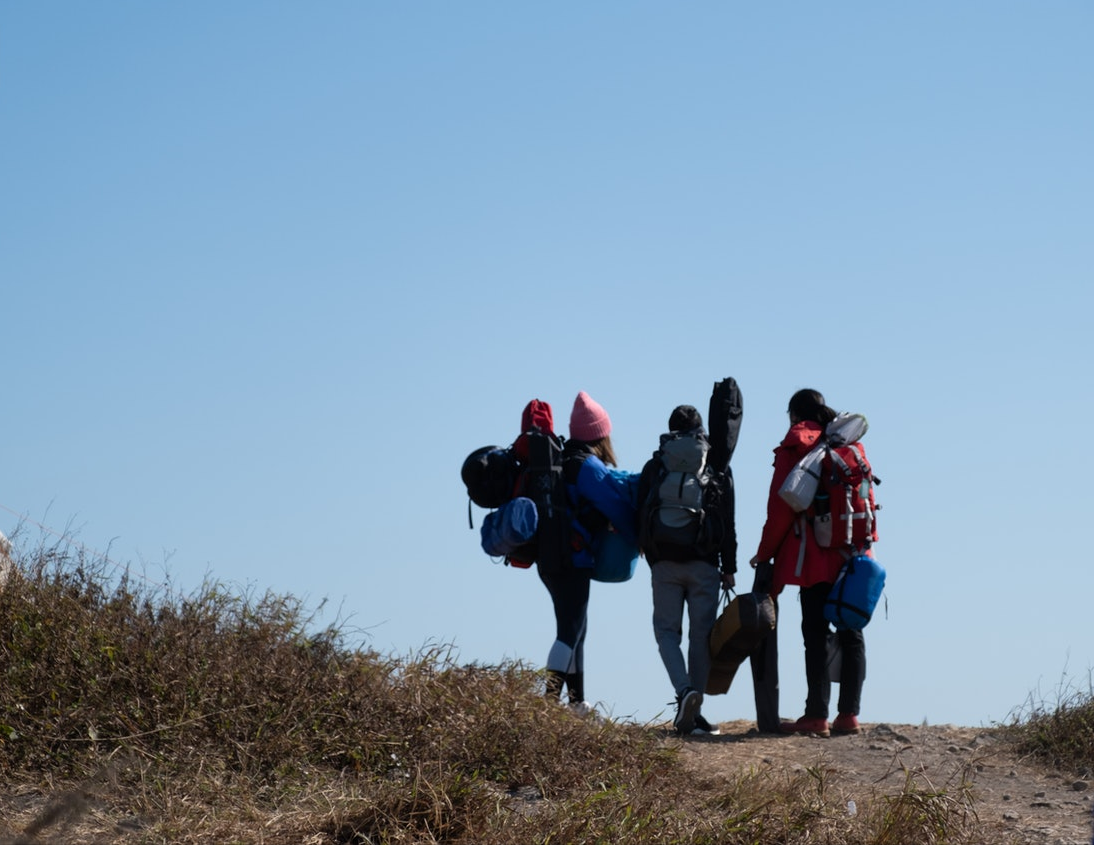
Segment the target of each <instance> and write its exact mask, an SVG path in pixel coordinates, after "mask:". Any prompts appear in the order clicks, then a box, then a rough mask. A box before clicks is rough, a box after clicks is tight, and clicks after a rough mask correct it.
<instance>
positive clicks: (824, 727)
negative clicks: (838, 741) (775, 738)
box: [782, 716, 832, 736]
mask: <svg viewBox="0 0 1094 845" xmlns="http://www.w3.org/2000/svg"><path fill="white" fill-rule="evenodd" d="M782 732H783V733H784V734H815V735H816V736H830V735H831V733H832V732H831V731H830V730H828V720H827V719H822V718H821V717H820V716H802V717H801V718H800V719H798V721H796V722H783V723H782Z"/></svg>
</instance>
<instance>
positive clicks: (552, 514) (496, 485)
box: [460, 400, 573, 570]
mask: <svg viewBox="0 0 1094 845" xmlns="http://www.w3.org/2000/svg"><path fill="white" fill-rule="evenodd" d="M529 408H530V409H532V408H534V409H535V413H534V414H533V416H532V419H531V425H532V427H530V428H529V429H528V430H527V431H525V432H524V433H523V434H521V435H520V437H518V438H517V439H516V441H515V442H514V443H513V445H511V446H509V447H506V448H502V447H500V446H483V447H482V448H480V449H476V450H475V451H474V452H472V453H471V454H470V455H468V456H467V458H466V459H465V460H464V462H463V467H462V469H461V471H460V477H461V478H462V479H463V483H464V485H465V486H466V487H467V495H468V498H469V501H468V505H467V520H468V525H469V526H470V527H472V528H474V522H473V521H472V518H471V502H474V503H475V504H476V505H478V506H479V507H482V508H489V509H491V512H490V513H489V514H487V515H486V517H485V519H484V520H483V525H482V529H481V534H482V545H483V550H484V551H486V553H487V554H490V555H492V556H498V554H499V553H498V552H497V550H496V547H497V545H498V541H499V538H509V537H512V536H514V535H515V534H517V533H521V534H523V533H524V529H526V528H527V525H528V516H529V513H528V512H529V508H528V507H527V503H528V502H531V503H532V504H534V506H535V508H534V510H535V519H534V522H535V531H534V535H533V537H532V538H531V539H530V540H529V541H527V542H524V543H522V544H520V545H517V546H515V547H509V548H506V550H505V551H504V552H503V553H500V556H502V557H504V559H505V563H506V564H508V565H511V566H515V567H518V568H522V569H526V568H528V567H530V566H531V565H532V564H533V563H538V564H539V565H540V567H542V568H546V569H548V570H558V569H561V568H562V567H564V566H565V565H567V564H568V562H569V560H570V550H571V538H572V536H573V512H572V509H571V507H570V505H569V500H568V497H567V495H566V484H565V482H564V480H563V477H562V452H563V447H564V445H565V441H564V439H563V438H562V437H560V436H559V435H557V434H555V433H554V432H553V431H551V412H550V406H549V405H547V404H546V403H543V402H540V401H539V400H533V402H531V403H529ZM517 498H521V499H522V500H523V501H522V502H520V503H518V504H519V505H521V507H512V504H513V503H514V500H515V499H517ZM510 516H514V517H515V518H517V519H519V521H520V522H521V525H520V529H521V530H520V531H519V532H518V531H515V530H513V529H514V528H515V527H516V526H511V525H508V524H506V521H507V520H508V519H509V517H510Z"/></svg>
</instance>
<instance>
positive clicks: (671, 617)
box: [638, 405, 735, 736]
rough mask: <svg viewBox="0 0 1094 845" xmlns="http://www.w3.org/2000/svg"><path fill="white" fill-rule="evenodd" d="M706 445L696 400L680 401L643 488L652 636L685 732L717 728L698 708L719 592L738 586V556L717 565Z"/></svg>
mask: <svg viewBox="0 0 1094 845" xmlns="http://www.w3.org/2000/svg"><path fill="white" fill-rule="evenodd" d="M709 448H710V444H709V443H708V442H707V440H706V432H705V431H704V430H703V419H702V416H701V415H700V414H699V412H698V411H697V410H696V409H695V408H694V407H693V406H691V405H679V406H677V407H676V408H675V409H674V410H673V412H672V414H671V416H670V417H669V433H668V434H665V435H662V438H661V448H660V449H659V450H658V452H656V453H655V454H654V456H653V457H652V458H650V460H649V461H647V462H646V465H645V466H644V467H643V469H642V475H641V479H640V481H639V487H638V501H639V502H641V503H642V514H641V516H640V518H639V524H640V526H642V529H641V537H640V543H641V545H642V551H643V553H644V554H645V556H646V560H647V561H648V562H649V565H650V582H651V584H652V588H653V633H654V638H655V639H656V641H657V648H658V651H659V652H660V654H661V661H662V662H663V663H664V665H665V671H666V672H667V673H668V676H669V682H670V683H671V684H672V687H673V691H674V692H675V695H676V713H675V717H674V719H673V727H674V728H675V730H676V732H677V733H679V734H681V735H683V736H687V735H690V734H692V733H697V732H698V733H717V731H716V729H715V728H714V726H712V725H711V724H710V723H709V722H708V721H707V720H706V719H705V718H704V717H703V715H702V712H701V710H702V705H703V693H704V691H705V690H706V686H707V680H708V677H709V675H710V666H711V659H710V632H711V629H712V628H713V627H714V620H715V619H716V618H717V616H718V602H719V596H720V593H721V590H722V588H726V589H728V588H729V587H731V586H733V584H734V569H735V561H728V562H727V561H723V562H722V563H721V564H720V563H719V561H720V554H719V549H720V543H721V537H722V536H723V535H724V532H725V526H724V524H723V516H722V515H721V513H718V512H717V511H718V506H717V502H718V493H717V492H716V491H715V490H713V488H715V487H717V485H718V481H719V479H718V477H717V475H716V474H714V473H713V472H712V471H711V469H710V468H709V467H708V466H707V454H708V452H709ZM700 514H701V515H702V516H701V518H700V516H699V515H700ZM712 532H713V533H712ZM685 608H686V609H687V617H688V645H687V657H686V659H685V657H684V653H683V649H682V646H683V622H684V610H685Z"/></svg>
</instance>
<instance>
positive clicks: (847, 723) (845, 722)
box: [832, 713, 859, 734]
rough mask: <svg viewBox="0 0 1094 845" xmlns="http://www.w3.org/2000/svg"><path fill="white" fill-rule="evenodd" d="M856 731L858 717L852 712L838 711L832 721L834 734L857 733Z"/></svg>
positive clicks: (857, 729) (857, 730)
mask: <svg viewBox="0 0 1094 845" xmlns="http://www.w3.org/2000/svg"><path fill="white" fill-rule="evenodd" d="M858 732H859V726H858V718H857V717H856V716H855V714H854V713H840V714H839V715H838V716H836V718H835V720H834V721H833V722H832V733H834V734H857V733H858Z"/></svg>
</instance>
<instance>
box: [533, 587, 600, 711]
mask: <svg viewBox="0 0 1094 845" xmlns="http://www.w3.org/2000/svg"><path fill="white" fill-rule="evenodd" d="M536 569H537V570H538V571H539V580H540V581H542V582H543V584H544V586H545V587H546V588H547V592H549V593H550V594H551V603H552V604H553V605H554V609H555V642H554V645H552V646H551V652H550V654H549V655H548V657H547V670H548V671H549V672H554V673H557V674H558V675H564V676H565V678H566V684H567V686H568V687H569V689H570V698H571V699H573V700H575V701H583V700H584V697H585V690H584V673H585V628H586V622H587V619H588V612H589V570H587V569H574V568H573V567H571V566H567V567H565V568H563V569H560V570H554V571H550V572H544V570H543V567H540V566H537V567H536Z"/></svg>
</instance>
